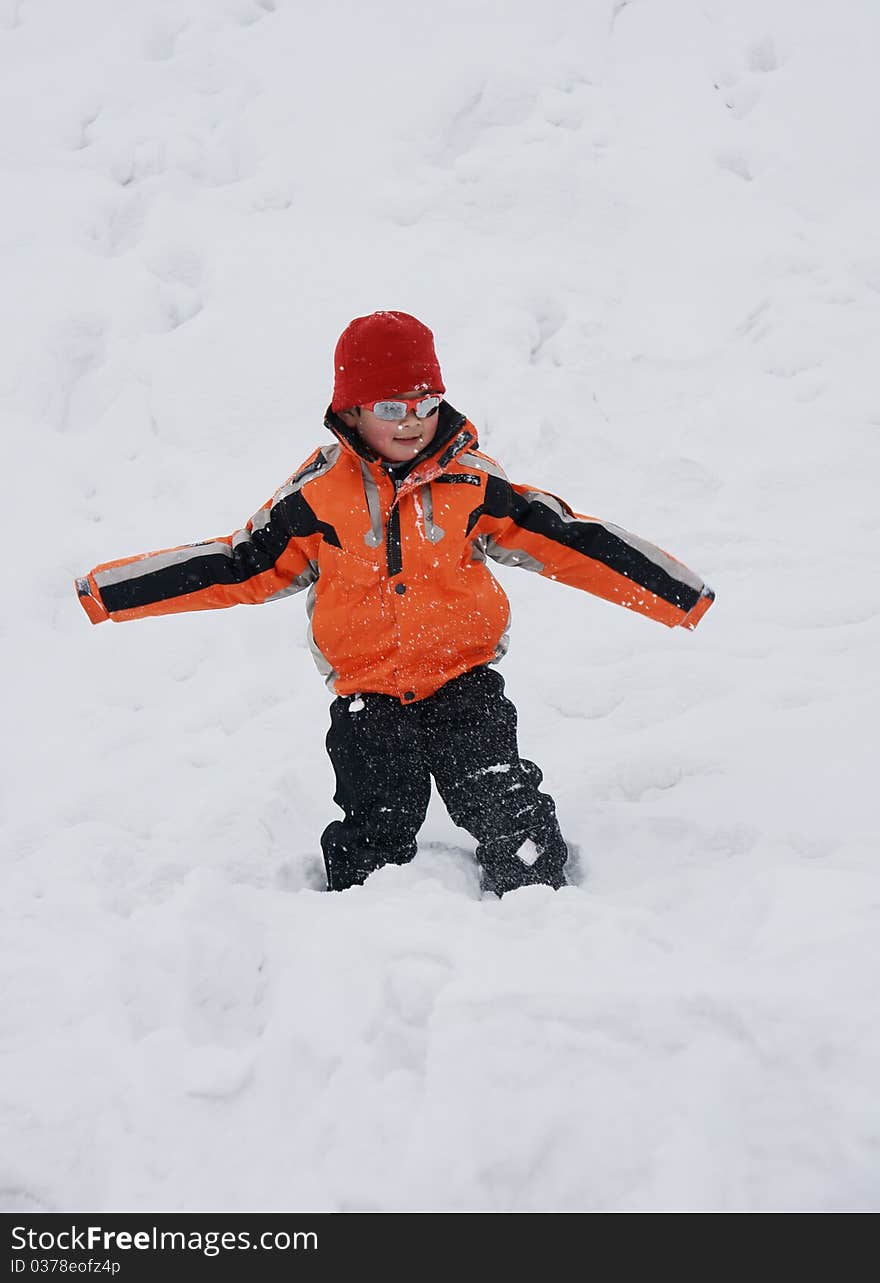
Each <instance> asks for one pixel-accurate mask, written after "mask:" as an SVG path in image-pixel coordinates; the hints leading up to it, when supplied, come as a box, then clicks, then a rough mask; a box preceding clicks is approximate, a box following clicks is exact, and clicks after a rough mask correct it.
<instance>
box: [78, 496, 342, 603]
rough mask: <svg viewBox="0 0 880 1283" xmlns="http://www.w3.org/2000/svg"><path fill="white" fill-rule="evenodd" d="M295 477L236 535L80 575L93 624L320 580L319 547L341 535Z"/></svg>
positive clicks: (258, 599) (270, 595)
mask: <svg viewBox="0 0 880 1283" xmlns="http://www.w3.org/2000/svg"><path fill="white" fill-rule="evenodd" d="M296 480H297V478H296V477H294V478H291V480H290V481H288V482H287V483H285V485H284V486H282V487H281V489H280V490H278V491H277V492H276V493H275V494H274V495H273V496H272V498H271V499H270V500H268V502H267V503H265V504H264V505H263V506H262V508H260V509H259V511H258V512H256V513H255V514H254V516H253V517H251V519H250V520H249V521H248V522H247V524H246V525H245V526H243V527H242V529H241V530H237V531H235V533H234V534H231V535H224V536H221V537H219V538H216V539H207V540H204V541H202V542H201V543H194V544H184V545H182V546H180V547H178V548H166V549H164V550H162V551H159V552H148V553H142V554H140V555H139V556H135V557H123V558H122V559H121V560H119V561H108V562H104V563H103V564H102V565H100V566H96V567H95V568H94V569H93V570H91V571H89V573H88V574H87V575H82V576H81V577H80V578H78V579H77V580H76V590H77V594H78V596H79V600H80V603H81V605H82V607H83V609H84V610H85V612H86V614H87V615H88V617H89V619H90V620H91V621H92V623H93V624H100V623H103V622H104V620H106V619H113V620H116V621H122V620H126V619H142V618H144V617H146V616H148V615H170V614H176V613H179V612H181V611H187V610H222V609H224V608H226V607H228V606H237V605H242V604H243V605H257V604H259V603H262V602H266V601H272V600H273V599H274V598H277V597H280V596H286V595H288V594H290V593H294V592H299V591H301V590H302V589H303V588H306V587H308V585H309V584H311V583H314V581H315V579H316V578H317V559H318V545H319V543H320V541H321V539H322V538H327V537H330V538H331V541H332V538H333V537H334V536H335V531H333V530H332V527H329V528H328V527H327V526H325V525H324V523H322V522H320V521H319V520H318V518H317V516H316V514H315V513H314V512H313V511H312V509H311V507H310V506H309V504H308V502H307V501H306V499H305V496H304V495H303V493H302V489H301V487H300V486H298V485H296V484H295V481H296Z"/></svg>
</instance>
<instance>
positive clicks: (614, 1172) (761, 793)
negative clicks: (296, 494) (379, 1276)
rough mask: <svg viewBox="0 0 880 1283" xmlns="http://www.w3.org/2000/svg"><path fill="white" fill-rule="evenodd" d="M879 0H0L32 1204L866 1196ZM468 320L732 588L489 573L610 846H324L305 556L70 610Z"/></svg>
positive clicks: (485, 432)
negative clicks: (108, 616)
mask: <svg viewBox="0 0 880 1283" xmlns="http://www.w3.org/2000/svg"><path fill="white" fill-rule="evenodd" d="M878 39H880V10H878V8H877V6H876V4H875V3H873V0H843V2H841V3H837V4H834V5H831V4H829V3H822V2H820V0H761V2H760V3H759V2H758V0H615V2H612V0H548V2H547V3H546V4H544V5H541V6H540V7H539V8H537V9H536V7H535V6H534V4H532V3H525V0H509V2H507V3H501V2H500V0H498V2H496V3H490V2H489V0H468V2H467V3H465V0H444V3H443V4H442V5H438V6H433V7H428V6H415V5H412V4H411V3H404V0H382V2H381V4H378V5H357V4H355V3H354V2H353V0H350V2H349V3H344V2H343V0H322V2H321V3H318V2H317V0H304V2H302V3H297V4H294V3H293V2H292V0H78V3H77V4H76V5H70V4H66V3H64V0H0V176H2V191H3V199H2V201H0V255H2V270H3V281H4V289H3V290H2V292H0V336H2V358H0V414H2V424H3V441H4V446H5V450H4V462H5V466H4V468H3V478H4V500H3V503H4V512H5V518H6V522H5V539H6V547H7V556H6V559H5V561H6V564H5V587H6V603H7V609H6V611H5V614H4V618H3V622H2V626H0V627H2V645H3V657H2V671H3V676H4V686H5V689H4V709H5V723H6V727H7V734H6V753H5V760H4V768H3V771H2V776H0V785H2V804H3V858H4V878H3V884H4V893H3V918H2V939H0V962H2V970H3V975H4V980H3V1002H2V1005H0V1119H2V1122H0V1127H2V1144H0V1206H2V1207H3V1208H4V1209H5V1210H13V1209H15V1210H34V1209H59V1210H61V1209H70V1208H74V1207H75V1208H77V1209H79V1210H85V1209H95V1210H99V1209H120V1208H125V1209H134V1208H172V1209H190V1208H202V1207H211V1208H229V1209H257V1208H262V1209H281V1208H300V1209H309V1208H329V1209H333V1208H381V1209H394V1208H405V1209H406V1208H434V1209H448V1208H464V1209H477V1208H486V1209H547V1208H560V1209H583V1210H586V1209H590V1210H593V1209H595V1210H601V1209H640V1208H650V1209H653V1208H681V1209H685V1208H723V1209H733V1208H753V1209H766V1208H805V1209H824V1210H831V1209H842V1208H863V1209H864V1208H873V1209H876V1208H877V1206H878V1203H880V1108H878V1102H877V1091H876V1084H877V1081H878V1076H880V1026H878V1021H877V1015H876V1012H877V1005H876V976H877V952H878V946H877V941H878V938H880V931H878V928H880V873H878V866H877V840H876V832H877V823H876V818H875V811H876V804H875V799H876V773H877V767H876V747H875V748H874V749H873V750H872V748H871V745H876V739H877V734H876V727H877V722H878V714H880V697H878V682H877V654H878V643H880V578H878V575H877V571H876V542H877V535H878V529H880V515H878V503H877V492H878V480H880V469H878V462H880V447H878V435H880V392H878V384H877V377H876V369H877V359H878V345H877V334H878V326H880V208H878V205H880V202H878V196H880V175H878V170H877V166H876V164H875V156H876V139H875V135H876V122H877V119H878V118H880V82H878V79H877V76H876V71H875V67H874V61H875V52H876V49H877V47H878ZM380 307H392V308H402V309H405V310H407V311H411V312H413V313H415V314H416V315H417V316H420V317H421V318H423V319H424V320H425V321H426V322H427V323H428V324H429V325H431V327H432V328H433V330H434V332H435V335H436V338H437V346H438V351H439V355H440V359H441V362H442V365H443V369H444V374H445V377H446V383H447V388H448V395H449V399H450V400H451V402H452V403H453V404H454V405H455V406H456V407H458V408H460V409H462V410H463V411H465V412H466V413H467V414H468V415H469V416H470V418H471V419H472V420H473V421H474V422H475V423H476V424H477V426H478V428H479V429H480V433H481V443H482V445H483V447H484V448H485V449H486V450H488V451H489V452H490V453H492V454H495V455H497V456H498V457H499V458H500V459H501V460H502V462H503V463H504V465H505V467H506V468H507V471H508V472H509V473H510V475H511V476H512V477H513V478H514V479H515V480H517V481H529V482H532V483H534V484H537V485H540V486H543V487H544V488H547V489H550V490H552V491H554V492H556V493H560V494H562V495H563V496H564V497H565V498H566V499H567V500H568V501H569V502H570V503H571V504H572V505H573V506H575V507H576V508H578V509H579V510H580V511H584V512H591V513H596V514H598V515H601V516H603V517H606V518H608V519H610V520H612V521H615V522H617V523H618V524H620V525H623V526H625V527H626V528H628V529H630V530H634V531H636V532H638V533H639V534H642V535H644V536H645V537H646V538H649V539H651V540H654V541H655V542H658V543H660V544H661V545H662V546H663V547H666V548H668V549H670V551H672V552H673V553H674V554H675V555H677V556H679V557H680V558H681V559H682V560H684V561H686V562H687V563H688V564H690V565H692V566H693V567H694V568H695V569H697V570H699V571H700V572H701V573H702V574H704V575H705V576H706V578H707V579H708V580H709V582H710V583H711V584H712V585H713V587H714V588H715V589H716V591H717V593H718V601H717V603H716V605H715V606H714V607H713V609H712V610H711V611H710V612H709V614H708V615H707V616H706V618H705V620H704V621H703V623H702V624H701V626H700V628H699V629H698V630H697V632H696V633H693V634H690V633H686V632H684V631H682V630H675V631H668V630H666V629H664V628H662V627H659V626H657V625H654V624H651V623H649V622H648V621H646V620H645V619H642V618H641V617H638V616H635V615H631V614H629V613H628V612H626V611H623V610H615V609H614V608H613V607H611V606H609V605H606V604H605V603H603V602H600V601H598V600H596V599H593V598H589V597H587V596H585V595H582V594H578V593H576V592H573V591H572V590H570V589H567V588H564V587H561V586H559V585H554V584H550V583H547V582H544V581H541V580H539V579H538V578H537V577H536V576H531V575H528V574H525V573H520V572H516V571H505V570H503V569H501V570H499V575H500V576H501V577H502V578H503V582H504V585H505V587H506V589H507V591H508V592H509V594H510V596H511V599H512V602H513V608H514V625H513V634H512V647H511V651H510V654H509V655H508V657H507V658H506V659H505V661H504V663H503V668H502V671H503V673H504V675H505V677H506V679H507V682H508V691H509V693H510V694H511V695H512V697H513V698H514V700H515V701H516V702H517V704H518V706H519V709H520V718H521V744H522V748H523V751H524V753H525V754H526V755H527V756H529V757H532V758H534V759H535V760H536V761H538V762H539V763H540V764H541V766H542V768H543V770H544V773H545V779H546V782H547V786H548V787H549V789H550V790H551V792H553V794H554V796H555V797H556V799H557V805H558V809H559V813H560V816H561V819H562V821H563V826H564V829H565V831H566V834H567V836H568V837H569V838H570V840H571V842H572V843H573V844H574V845H575V846H576V847H577V848H578V851H579V866H580V868H579V885H576V886H573V887H571V888H569V889H567V890H565V891H563V892H560V893H558V894H554V893H552V892H549V891H547V890H544V889H542V888H534V889H529V890H525V891H522V892H518V893H516V894H513V895H510V896H508V897H506V898H505V899H504V900H503V901H487V900H480V899H479V896H478V891H477V878H476V872H475V867H474V864H473V861H472V858H471V856H470V854H469V852H470V849H471V844H470V840H469V839H468V837H467V835H466V834H463V833H462V832H460V831H459V830H456V829H455V828H454V827H453V826H452V824H451V822H450V821H449V820H448V818H447V817H446V816H445V813H444V812H443V811H442V808H440V807H439V806H437V807H434V806H433V804H432V810H431V812H430V814H429V818H428V822H427V824H426V827H425V830H424V832H423V845H422V849H421V851H420V854H419V857H418V859H417V861H416V862H415V863H414V864H413V865H412V866H410V867H408V868H406V869H388V870H384V871H383V872H381V873H380V874H378V875H376V876H375V877H374V878H373V879H371V880H370V882H369V883H368V884H367V886H365V887H364V888H362V889H357V890H354V891H351V892H347V893H345V894H343V895H335V896H331V895H326V894H320V893H318V892H317V891H316V890H315V889H313V888H314V887H315V886H317V885H318V884H319V878H318V867H317V853H318V850H319V848H318V836H319V834H320V832H321V829H322V828H323V826H324V825H325V824H326V823H327V822H328V820H329V819H331V818H333V816H334V814H335V813H336V812H335V809H334V807H333V805H332V801H331V797H332V774H331V770H330V767H329V763H328V762H327V761H326V758H325V757H324V755H323V751H322V743H323V736H324V733H325V727H326V724H327V703H328V694H327V692H326V690H325V689H324V687H323V685H322V683H321V681H320V679H319V677H318V676H317V674H316V673H315V671H314V669H313V667H312V664H311V660H310V657H309V654H308V651H307V649H306V646H305V618H304V611H303V602H304V598H303V597H302V596H300V597H294V598H291V599H288V600H286V601H284V602H281V603H277V604H274V605H272V606H267V607H265V608H262V609H259V610H239V609H236V610H233V611H227V612H210V613H205V614H197V615H191V616H179V617H176V618H171V619H162V620H155V621H153V620H151V621H146V622H142V623H139V624H137V625H125V626H122V627H117V626H112V625H106V626H103V627H100V628H97V629H95V628H92V627H90V626H89V624H88V622H87V620H86V618H85V616H84V615H83V613H82V611H81V610H80V607H79V605H78V604H77V601H76V597H75V595H74V592H73V587H72V580H73V577H74V575H76V574H79V573H82V572H83V571H85V570H86V569H88V567H90V566H91V565H93V564H94V563H95V562H97V561H102V560H106V559H108V558H111V557H115V556H124V555H126V554H129V553H134V552H138V551H146V550H148V549H152V548H157V547H167V546H170V545H174V544H177V543H184V542H188V541H191V540H195V539H200V538H207V537H210V536H212V535H216V534H219V533H229V532H230V531H232V530H234V529H236V528H237V527H238V526H240V525H241V524H242V523H243V522H244V521H245V520H246V519H247V517H248V516H250V515H251V513H252V512H254V511H255V510H256V509H257V508H258V507H259V505H260V504H261V503H262V502H263V501H264V500H265V499H266V498H268V496H269V495H270V494H271V493H272V492H273V490H274V489H275V488H276V487H277V486H278V485H280V484H281V482H283V480H284V479H285V478H286V477H287V476H288V475H289V474H290V473H291V472H292V471H293V470H294V469H295V468H296V467H297V465H298V464H299V463H300V462H301V461H302V460H303V459H304V458H305V457H306V455H307V454H308V453H309V451H310V450H311V449H312V448H313V447H314V446H315V445H317V444H320V443H321V442H322V441H323V440H324V439H325V432H324V429H323V427H322V423H321V420H322V415H323V410H324V407H325V405H326V403H327V400H328V394H329V388H330V378H331V361H330V355H331V351H332V346H333V343H334V342H335V339H336V337H337V335H338V333H339V331H340V330H341V329H342V328H343V326H344V325H345V324H346V323H347V322H348V320H349V319H350V318H351V317H352V316H355V315H358V314H362V313H364V312H368V311H372V310H374V309H376V308H380Z"/></svg>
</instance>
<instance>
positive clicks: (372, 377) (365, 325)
mask: <svg viewBox="0 0 880 1283" xmlns="http://www.w3.org/2000/svg"><path fill="white" fill-rule="evenodd" d="M423 389H424V390H425V391H431V392H445V391H446V388H445V387H444V385H443V376H442V374H441V373H440V364H439V362H438V360H437V353H436V352H435V351H434V335H433V334H432V333H431V331H430V330H429V329H428V327H427V325H422V323H421V321H417V320H416V318H415V317H414V316H409V315H408V314H407V313H406V312H373V313H372V314H371V315H370V316H357V317H355V319H354V320H353V321H352V322H351V324H350V325H347V326H346V328H345V329H344V330H343V331H342V334H341V335H340V337H339V342H338V343H337V344H336V351H335V353H334V355H333V401H332V403H331V408H332V409H333V410H348V409H351V407H352V406H356V405H363V404H364V403H365V402H368V401H378V400H380V399H381V398H382V397H389V396H394V395H395V393H400V392H409V391H413V392H415V391H422V390H423Z"/></svg>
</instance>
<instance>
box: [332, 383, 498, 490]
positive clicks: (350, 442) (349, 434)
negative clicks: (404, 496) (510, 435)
mask: <svg viewBox="0 0 880 1283" xmlns="http://www.w3.org/2000/svg"><path fill="white" fill-rule="evenodd" d="M437 414H438V417H439V422H438V424H437V431H436V432H435V434H434V439H433V440H432V441H430V442H429V443H428V444H427V445H426V446H425V448H424V449H423V450H420V451H419V453H418V454H417V455H416V456H415V457H414V458H413V459H408V460H407V461H406V462H405V463H396V464H389V465H388V466H389V467H393V469H394V475H395V477H397V478H398V479H399V480H401V481H402V480H404V479H405V478H406V477H408V476H409V475H410V473H411V472H414V471H416V469H418V470H419V472H421V473H428V472H429V473H431V474H432V475H434V476H436V475H437V473H438V472H442V471H443V469H444V468H447V467H448V466H449V464H450V463H451V462H452V460H453V459H454V458H456V456H457V455H459V454H461V453H462V451H464V450H475V449H476V448H477V446H478V445H479V442H478V440H477V430H476V428H475V427H474V425H473V424H472V423H470V422H469V420H468V418H467V416H466V415H464V414H462V413H461V412H460V411H459V410H455V409H453V407H452V406H451V405H450V404H449V402H448V401H441V402H440V408H439V409H438V411H437ZM324 426H325V427H326V428H329V430H330V431H331V432H332V433H333V435H334V436H335V437H336V438H337V439H338V440H339V442H340V443H341V445H342V447H343V449H345V450H349V451H351V452H352V453H353V454H355V455H357V457H358V458H359V459H363V460H364V462H365V463H380V464H381V463H384V462H387V461H385V460H383V459H381V458H380V456H379V455H377V454H376V453H375V451H373V450H371V449H370V447H369V446H368V445H367V443H366V442H365V441H364V440H363V439H362V437H361V435H360V433H359V432H358V431H357V429H356V428H350V427H349V426H348V424H347V423H343V421H342V419H341V418H340V417H339V415H338V414H337V413H336V411H335V410H333V409H332V407H329V406H328V408H327V413H326V414H325V416H324Z"/></svg>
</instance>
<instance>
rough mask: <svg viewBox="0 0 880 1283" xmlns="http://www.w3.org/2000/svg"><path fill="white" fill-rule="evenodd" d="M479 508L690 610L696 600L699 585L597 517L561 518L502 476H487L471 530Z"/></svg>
mask: <svg viewBox="0 0 880 1283" xmlns="http://www.w3.org/2000/svg"><path fill="white" fill-rule="evenodd" d="M483 512H485V513H487V514H488V515H489V516H490V517H509V518H511V520H513V521H514V522H515V523H516V525H518V526H520V527H521V528H522V529H523V530H528V531H531V533H532V534H535V535H541V536H542V537H543V538H544V539H551V540H552V541H553V542H554V543H557V544H561V545H562V547H564V548H571V549H572V550H573V551H574V552H578V553H580V554H581V556H583V557H590V558H591V559H592V560H593V561H598V562H601V563H602V565H604V566H608V568H609V569H610V570H613V571H615V572H616V573H617V574H619V575H624V576H625V577H626V578H627V579H631V580H632V581H633V583H636V584H639V585H640V587H642V588H646V589H647V590H648V591H649V592H652V593H654V595H655V596H657V597H659V598H661V600H663V601H668V602H670V603H671V604H672V605H673V606H677V607H678V608H679V609H680V610H683V611H685V612H687V611H690V610H692V609H693V607H694V606H695V605H696V604H697V602H698V601H699V598H700V593H699V590H698V589H696V588H691V587H690V585H689V584H683V583H682V582H681V581H680V580H678V579H675V578H674V577H673V576H672V575H670V574H669V572H668V571H666V570H664V569H663V567H662V566H658V565H657V563H656V562H655V561H652V560H651V558H650V557H647V556H646V555H645V554H644V553H643V552H639V550H638V549H637V548H633V547H632V546H631V545H630V544H628V543H626V542H625V541H624V540H623V539H621V538H620V537H619V536H618V535H615V534H614V533H613V532H612V531H610V530H608V529H606V528H605V526H603V525H601V524H600V523H599V522H592V521H563V520H562V518H561V517H560V516H559V515H558V513H555V512H554V511H553V509H552V508H548V507H547V506H546V504H543V503H535V502H530V501H529V500H528V499H525V498H523V496H522V495H521V494H519V493H518V492H517V491H516V490H514V488H513V486H511V485H510V483H509V482H507V481H504V480H503V479H502V478H501V477H495V476H489V477H487V478H486V489H485V492H484V494H483V502H482V504H481V505H480V508H478V509H475V512H474V513H472V514H471V518H472V519H473V518H474V517H475V514H476V519H475V520H472V521H471V522H469V523H468V525H469V528H470V529H472V528H473V525H474V524H476V520H479V517H480V516H481V515H482V513H483Z"/></svg>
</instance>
